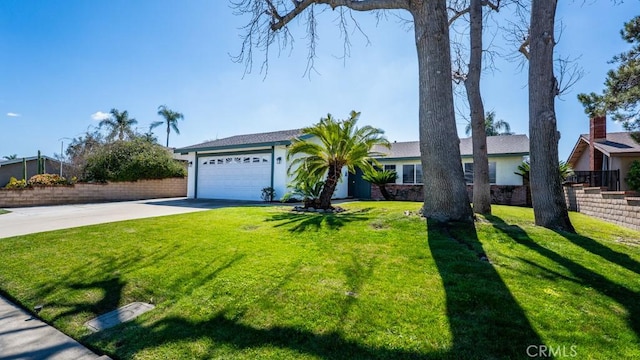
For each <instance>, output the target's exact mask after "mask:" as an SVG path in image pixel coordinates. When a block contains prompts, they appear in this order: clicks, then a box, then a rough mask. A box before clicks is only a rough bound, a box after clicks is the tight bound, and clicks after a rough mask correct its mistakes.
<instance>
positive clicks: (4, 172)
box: [0, 156, 60, 187]
mask: <svg viewBox="0 0 640 360" xmlns="http://www.w3.org/2000/svg"><path fill="white" fill-rule="evenodd" d="M41 158H42V159H43V160H44V169H45V172H47V173H49V174H58V173H59V172H60V161H59V160H56V159H54V158H52V157H49V156H41ZM25 161H26V162H27V180H29V178H30V177H32V176H34V175H36V174H38V157H37V156H31V157H28V158H25ZM23 176H24V172H23V169H22V158H18V159H12V160H0V187H4V186H6V185H7V184H8V183H9V179H11V178H12V177H14V178H16V179H18V180H22V178H23Z"/></svg>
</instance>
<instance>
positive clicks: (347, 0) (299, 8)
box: [269, 0, 410, 31]
mask: <svg viewBox="0 0 640 360" xmlns="http://www.w3.org/2000/svg"><path fill="white" fill-rule="evenodd" d="M269 2H271V1H269ZM293 3H294V7H293V9H292V10H291V11H289V12H288V13H286V14H285V15H281V14H279V13H278V12H277V11H275V13H270V15H271V16H272V17H273V22H272V23H271V30H273V31H277V30H280V29H281V28H282V27H284V26H286V25H287V24H288V23H289V22H290V21H291V20H293V19H294V18H295V17H296V16H298V15H300V13H302V12H303V11H304V10H306V9H307V8H308V7H309V6H311V5H313V4H326V5H329V6H330V7H331V8H332V9H335V8H337V7H339V6H344V7H347V8H349V9H351V10H357V11H369V10H381V9H405V10H408V9H409V5H410V0H300V1H293ZM271 5H273V4H271ZM274 8H275V7H274Z"/></svg>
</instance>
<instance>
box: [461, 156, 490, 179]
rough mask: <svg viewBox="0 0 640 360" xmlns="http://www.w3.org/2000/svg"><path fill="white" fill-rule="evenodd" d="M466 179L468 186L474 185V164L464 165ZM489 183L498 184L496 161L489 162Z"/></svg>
mask: <svg viewBox="0 0 640 360" xmlns="http://www.w3.org/2000/svg"><path fill="white" fill-rule="evenodd" d="M464 179H465V181H466V182H467V184H473V163H465V164H464ZM489 183H490V184H495V183H496V163H495V161H490V162H489Z"/></svg>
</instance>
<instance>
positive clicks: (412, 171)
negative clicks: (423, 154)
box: [402, 164, 422, 184]
mask: <svg viewBox="0 0 640 360" xmlns="http://www.w3.org/2000/svg"><path fill="white" fill-rule="evenodd" d="M402 183H403V184H422V165H421V164H411V165H402Z"/></svg>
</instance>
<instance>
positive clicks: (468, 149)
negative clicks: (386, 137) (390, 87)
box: [374, 135, 529, 158]
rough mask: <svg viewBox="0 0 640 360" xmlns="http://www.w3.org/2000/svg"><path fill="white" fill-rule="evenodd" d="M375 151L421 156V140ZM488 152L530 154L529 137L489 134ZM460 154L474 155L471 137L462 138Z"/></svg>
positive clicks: (490, 153) (394, 156)
mask: <svg viewBox="0 0 640 360" xmlns="http://www.w3.org/2000/svg"><path fill="white" fill-rule="evenodd" d="M374 151H376V152H379V153H382V154H385V157H387V158H419V157H420V142H419V141H408V142H395V143H392V144H391V150H389V149H387V148H385V147H382V146H378V147H375V148H374ZM487 153H488V154H489V155H505V154H528V153H529V138H527V135H500V136H487ZM460 155H462V156H472V155H473V147H472V143H471V138H464V139H460Z"/></svg>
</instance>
